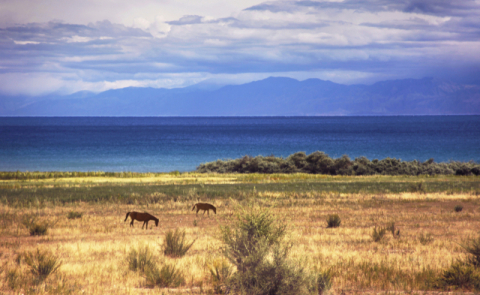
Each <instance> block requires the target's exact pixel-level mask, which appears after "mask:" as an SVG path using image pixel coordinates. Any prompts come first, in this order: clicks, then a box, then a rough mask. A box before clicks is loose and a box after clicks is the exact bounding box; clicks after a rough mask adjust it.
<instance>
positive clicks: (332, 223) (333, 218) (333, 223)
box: [327, 214, 342, 228]
mask: <svg viewBox="0 0 480 295" xmlns="http://www.w3.org/2000/svg"><path fill="white" fill-rule="evenodd" d="M341 222H342V221H341V220H340V216H338V214H332V215H328V217H327V228H330V227H339V226H340V223H341Z"/></svg>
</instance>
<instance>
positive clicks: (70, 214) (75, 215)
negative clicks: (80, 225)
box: [67, 211, 83, 219]
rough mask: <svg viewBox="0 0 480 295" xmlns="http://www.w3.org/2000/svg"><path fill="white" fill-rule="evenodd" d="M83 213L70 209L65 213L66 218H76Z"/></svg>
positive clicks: (80, 216)
mask: <svg viewBox="0 0 480 295" xmlns="http://www.w3.org/2000/svg"><path fill="white" fill-rule="evenodd" d="M82 216H83V213H81V212H76V211H70V212H68V214H67V218H68V219H77V218H82Z"/></svg>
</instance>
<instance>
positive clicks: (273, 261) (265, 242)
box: [221, 208, 312, 295]
mask: <svg viewBox="0 0 480 295" xmlns="http://www.w3.org/2000/svg"><path fill="white" fill-rule="evenodd" d="M237 212H238V213H237V215H236V216H235V218H234V222H233V225H232V227H229V226H224V227H221V239H222V241H223V242H224V244H225V248H224V255H225V256H226V258H227V259H228V260H229V261H230V262H231V263H232V264H233V265H234V266H235V267H236V268H237V271H236V272H235V273H234V274H233V275H232V277H231V279H229V280H228V282H227V289H228V290H229V291H231V292H232V294H272V295H274V294H307V293H311V292H312V290H311V285H310V283H311V281H310V276H309V275H308V274H307V273H306V272H305V270H304V269H303V268H302V267H301V266H300V265H299V264H298V263H296V262H294V261H292V260H290V259H288V253H289V251H290V249H291V245H290V244H286V243H284V242H283V241H282V240H283V237H284V236H285V234H286V225H285V224H284V223H282V222H277V221H276V220H275V218H274V217H273V215H272V214H271V213H270V212H269V211H268V209H254V208H250V209H249V210H245V209H243V208H239V209H238V210H237Z"/></svg>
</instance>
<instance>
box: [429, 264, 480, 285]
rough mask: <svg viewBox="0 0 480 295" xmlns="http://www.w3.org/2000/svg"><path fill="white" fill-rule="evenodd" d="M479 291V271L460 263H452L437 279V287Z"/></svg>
mask: <svg viewBox="0 0 480 295" xmlns="http://www.w3.org/2000/svg"><path fill="white" fill-rule="evenodd" d="M449 286H450V287H454V288H465V289H477V290H480V288H479V287H480V271H479V270H478V269H476V268H475V267H473V266H472V265H468V264H466V263H464V262H462V261H457V262H455V263H453V264H452V265H451V266H450V267H449V268H448V269H446V270H444V271H443V273H442V274H441V276H440V278H439V279H438V283H437V287H440V288H446V287H449Z"/></svg>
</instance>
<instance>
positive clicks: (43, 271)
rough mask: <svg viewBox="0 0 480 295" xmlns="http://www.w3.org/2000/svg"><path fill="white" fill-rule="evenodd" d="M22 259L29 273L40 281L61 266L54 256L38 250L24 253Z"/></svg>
mask: <svg viewBox="0 0 480 295" xmlns="http://www.w3.org/2000/svg"><path fill="white" fill-rule="evenodd" d="M24 259H25V263H26V264H27V265H28V266H29V267H30V272H31V273H32V274H33V275H34V276H36V277H37V278H38V279H39V280H40V281H43V280H45V279H46V278H47V277H48V276H49V275H50V274H52V273H54V272H56V271H57V270H58V268H59V267H60V266H61V265H62V262H61V261H59V260H58V258H57V257H56V256H55V255H53V254H51V253H50V252H48V251H40V250H39V249H37V251H34V252H27V253H25V255H24Z"/></svg>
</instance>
